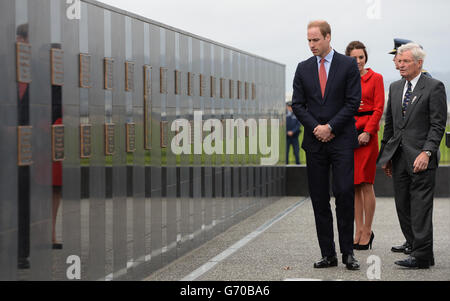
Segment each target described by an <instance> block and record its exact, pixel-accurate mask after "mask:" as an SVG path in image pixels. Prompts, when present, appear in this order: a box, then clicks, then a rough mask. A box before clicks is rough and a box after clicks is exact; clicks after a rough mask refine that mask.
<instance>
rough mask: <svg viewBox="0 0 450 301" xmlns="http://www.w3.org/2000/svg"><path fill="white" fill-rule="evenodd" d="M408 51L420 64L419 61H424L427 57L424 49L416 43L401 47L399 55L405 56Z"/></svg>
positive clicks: (398, 50)
mask: <svg viewBox="0 0 450 301" xmlns="http://www.w3.org/2000/svg"><path fill="white" fill-rule="evenodd" d="M406 51H411V54H412V56H413V58H414V60H415V61H416V62H418V61H419V60H420V61H424V60H425V56H426V55H427V54H426V53H425V51H423V49H422V48H421V47H420V45H419V44H416V43H408V44H405V45H402V46H400V47H399V48H398V49H397V54H403V53H404V52H406Z"/></svg>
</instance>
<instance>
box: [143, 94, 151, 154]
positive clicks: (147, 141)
mask: <svg viewBox="0 0 450 301" xmlns="http://www.w3.org/2000/svg"><path fill="white" fill-rule="evenodd" d="M151 138H152V102H151V97H150V95H145V96H144V149H146V150H150V149H152V146H151V141H152V139H151Z"/></svg>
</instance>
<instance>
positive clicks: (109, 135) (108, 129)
mask: <svg viewBox="0 0 450 301" xmlns="http://www.w3.org/2000/svg"><path fill="white" fill-rule="evenodd" d="M114 126H115V124H114V123H105V155H106V156H112V155H114V151H115V143H114V142H115V139H114Z"/></svg>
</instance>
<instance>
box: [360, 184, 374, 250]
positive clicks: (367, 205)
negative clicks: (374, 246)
mask: <svg viewBox="0 0 450 301" xmlns="http://www.w3.org/2000/svg"><path fill="white" fill-rule="evenodd" d="M361 190H362V194H363V198H364V227H363V234H362V236H361V239H360V244H362V245H366V244H368V243H369V241H370V236H371V235H372V222H373V217H374V215H375V206H376V202H375V192H374V190H373V185H372V184H367V183H366V184H362V185H361Z"/></svg>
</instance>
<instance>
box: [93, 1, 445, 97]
mask: <svg viewBox="0 0 450 301" xmlns="http://www.w3.org/2000/svg"><path fill="white" fill-rule="evenodd" d="M101 2H104V3H107V4H109V5H112V6H115V7H119V8H121V9H124V10H128V11H131V12H133V13H136V14H139V15H142V16H144V17H147V18H149V19H152V20H155V21H158V22H161V23H164V24H167V25H170V26H173V27H176V28H179V29H182V30H184V31H187V32H191V33H193V34H196V35H200V36H203V37H206V38H209V39H211V40H214V41H217V42H220V43H223V44H226V45H229V46H233V47H236V48H238V49H241V50H244V51H247V52H250V53H253V54H256V55H259V56H263V57H265V58H268V59H271V60H274V61H277V62H280V63H283V64H285V65H286V93H292V80H293V75H294V72H295V68H296V67H297V64H298V62H300V61H302V60H305V59H307V58H309V57H310V56H311V55H312V54H311V52H310V51H309V48H308V44H307V40H306V26H307V24H308V22H309V21H311V20H314V19H325V20H327V21H328V22H329V23H330V24H331V26H332V46H333V48H334V49H336V50H337V51H338V52H341V53H344V52H345V48H346V46H347V44H348V43H349V42H350V41H353V40H360V41H362V42H363V43H365V44H366V46H367V48H368V52H369V63H368V65H367V66H368V67H371V68H372V69H374V70H375V71H376V72H379V73H381V74H382V75H383V76H384V77H385V81H386V82H388V83H389V82H391V81H393V80H395V79H398V78H399V75H398V71H396V70H395V68H394V65H393V63H392V58H393V56H392V55H389V54H388V52H389V51H390V50H392V48H393V47H394V42H393V38H395V37H398V38H405V39H410V40H414V41H416V42H418V43H419V44H421V45H422V46H423V47H424V50H425V52H426V53H427V58H426V59H425V69H427V70H428V71H430V72H431V73H432V74H433V75H435V74H436V75H439V74H441V73H447V74H449V77H450V56H449V55H447V54H445V52H447V51H448V49H450V47H449V46H450V38H449V28H450V17H449V12H450V1H448V0H408V1H407V0H339V1H337V0H322V1H313V0H221V1H218V0H101ZM435 77H437V76H435ZM448 88H449V87H448V86H447V89H448Z"/></svg>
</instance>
